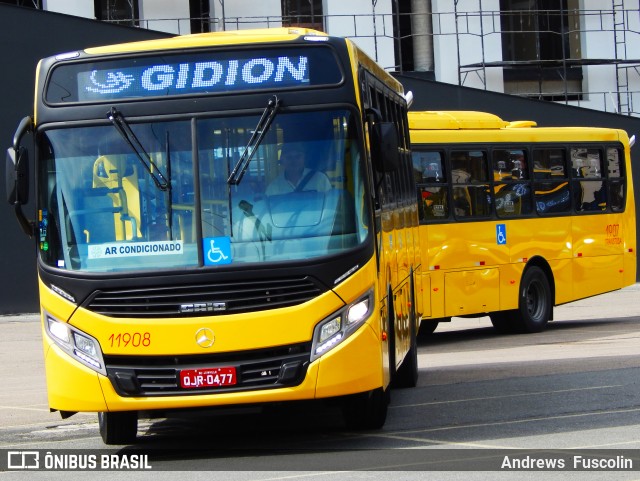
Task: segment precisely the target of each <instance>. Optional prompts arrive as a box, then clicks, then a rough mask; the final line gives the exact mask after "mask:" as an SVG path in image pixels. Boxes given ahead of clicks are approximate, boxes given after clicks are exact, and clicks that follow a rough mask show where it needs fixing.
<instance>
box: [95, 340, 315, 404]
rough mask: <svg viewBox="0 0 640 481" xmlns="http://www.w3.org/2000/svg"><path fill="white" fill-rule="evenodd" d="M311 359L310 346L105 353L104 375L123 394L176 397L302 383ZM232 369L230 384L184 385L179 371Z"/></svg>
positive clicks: (127, 395) (129, 395) (130, 395)
mask: <svg viewBox="0 0 640 481" xmlns="http://www.w3.org/2000/svg"><path fill="white" fill-rule="evenodd" d="M309 360H310V345H309V344H300V345H294V346H285V347H279V348H274V349H267V350H260V351H251V352H246V353H234V354H233V355H225V354H215V355H191V356H149V357H137V356H105V363H106V365H107V375H108V377H109V379H110V380H111V383H112V384H113V387H114V389H115V390H116V392H117V393H118V394H119V395H120V396H123V397H133V396H149V397H156V396H175V395H193V394H212V393H227V392H242V391H247V390H255V389H273V388H279V387H291V386H296V385H298V384H300V383H301V382H302V380H303V379H304V377H305V374H306V372H307V367H308V365H309ZM214 368H223V369H229V368H233V369H234V371H235V376H236V379H235V382H234V384H233V385H229V386H219V387H198V388H185V387H182V386H181V382H180V373H181V371H183V370H190V369H200V370H207V369H214Z"/></svg>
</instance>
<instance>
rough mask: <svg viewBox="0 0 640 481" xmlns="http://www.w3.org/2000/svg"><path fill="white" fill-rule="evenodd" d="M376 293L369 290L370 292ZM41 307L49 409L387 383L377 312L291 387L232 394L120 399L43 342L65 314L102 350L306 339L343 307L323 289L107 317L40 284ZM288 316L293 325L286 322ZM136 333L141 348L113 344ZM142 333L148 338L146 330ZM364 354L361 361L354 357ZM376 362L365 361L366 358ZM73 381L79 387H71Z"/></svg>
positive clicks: (369, 271) (362, 279)
mask: <svg viewBox="0 0 640 481" xmlns="http://www.w3.org/2000/svg"><path fill="white" fill-rule="evenodd" d="M375 276H376V269H375V261H372V262H370V263H369V264H368V265H367V266H365V267H364V268H363V269H361V270H360V271H358V272H357V273H356V274H354V275H353V276H351V277H350V278H349V279H348V280H347V281H345V282H344V283H343V284H341V285H340V286H339V287H338V288H337V289H336V292H338V293H339V296H340V297H342V298H343V299H349V300H355V299H357V298H358V297H359V296H361V295H362V294H363V293H364V292H366V291H367V290H368V289H369V288H371V287H372V282H371V279H373V278H375ZM376 295H377V294H376ZM40 296H41V304H42V306H46V311H43V339H44V356H45V367H46V377H47V388H48V396H49V406H50V407H51V408H52V409H57V410H61V411H98V412H99V411H122V410H151V409H172V408H189V407H205V406H217V405H225V404H244V403H262V402H274V401H284V400H302V399H316V398H325V397H332V396H338V395H344V394H349V393H356V392H364V391H368V390H372V389H375V388H377V387H380V386H383V385H386V384H385V379H387V381H386V382H387V383H388V377H389V376H388V372H385V371H388V365H386V368H385V367H384V366H385V365H384V359H383V349H382V346H383V344H382V343H381V332H382V331H381V329H382V327H381V322H380V316H379V312H378V310H376V309H374V310H373V313H372V315H371V317H370V318H369V319H368V320H367V321H366V322H365V323H364V324H363V325H362V326H361V327H360V328H359V329H358V331H356V333H355V334H353V335H352V336H350V337H349V338H348V339H347V340H346V341H345V342H343V343H342V344H340V345H339V346H337V347H336V348H334V349H333V350H331V351H329V352H328V353H327V354H325V355H324V356H322V357H320V358H319V359H317V360H315V361H314V362H312V363H311V364H310V365H309V368H308V370H307V374H306V376H305V378H304V381H303V382H302V383H301V384H300V385H299V386H295V387H287V388H278V389H260V390H254V391H245V392H238V393H219V394H202V395H194V394H190V395H189V396H160V397H147V398H141V397H121V396H119V395H118V394H117V393H116V391H115V390H114V388H113V386H112V384H111V381H110V380H109V379H108V378H107V377H106V376H103V375H101V374H99V373H97V372H95V371H93V370H91V369H89V368H88V367H86V366H84V365H82V364H80V363H79V362H77V361H76V360H74V359H73V358H71V357H70V356H69V354H67V353H66V352H64V351H63V350H62V349H60V348H59V347H58V346H57V345H56V344H54V343H53V341H52V340H51V339H50V337H49V334H48V333H47V330H46V328H44V320H45V316H46V315H47V314H48V315H51V316H53V317H55V318H56V319H58V320H64V319H69V323H70V324H71V325H73V326H74V327H75V328H77V329H79V330H81V331H84V332H86V333H90V334H91V335H92V336H93V337H94V338H96V339H97V340H98V342H99V344H100V347H101V349H102V352H103V354H106V355H131V356H158V355H176V356H177V355H186V354H196V355H197V354H214V353H218V352H219V353H223V352H224V353H232V352H237V351H243V350H254V349H259V348H266V347H274V346H278V345H287V344H295V343H301V342H310V341H311V338H312V335H313V330H314V327H315V325H316V323H317V322H319V321H321V320H322V319H324V318H325V317H326V316H329V315H330V314H331V313H333V312H335V311H336V310H338V309H340V308H341V307H343V306H344V303H343V302H342V301H341V299H340V297H338V295H336V294H335V293H334V292H333V291H329V292H327V293H325V294H323V295H321V296H320V297H318V298H316V299H314V300H312V301H309V302H307V303H305V304H303V305H299V306H294V307H289V308H284V309H274V310H267V311H261V312H254V313H249V314H235V315H221V316H211V317H195V318H181V319H126V318H120V319H114V318H107V317H104V316H100V315H96V314H94V313H91V312H88V311H86V310H84V309H82V308H79V309H77V310H76V311H75V312H74V307H75V306H74V305H73V304H71V303H70V302H69V301H67V300H65V299H63V298H62V297H60V296H58V295H57V294H56V293H55V292H53V291H51V290H50V289H48V288H47V287H46V286H45V285H43V284H42V283H41V284H40ZM292 319H296V322H291V320H292ZM202 327H208V328H210V329H211V330H212V331H213V332H214V333H215V342H214V344H213V346H212V347H211V348H210V349H205V348H202V347H200V346H199V345H198V344H197V343H196V332H197V331H198V329H200V328H202ZM125 332H128V333H133V332H137V333H140V334H141V338H144V339H148V340H149V343H148V345H147V346H144V345H142V344H143V343H138V345H137V346H134V345H133V343H130V344H129V345H128V346H124V345H122V343H120V345H118V343H117V342H114V339H115V336H117V335H118V334H119V333H120V334H122V333H125ZM147 334H148V335H147ZM362 359H367V360H368V362H362ZM376 359H377V360H378V361H377V362H372V361H373V360H376ZM79 386H81V387H82V388H81V389H79Z"/></svg>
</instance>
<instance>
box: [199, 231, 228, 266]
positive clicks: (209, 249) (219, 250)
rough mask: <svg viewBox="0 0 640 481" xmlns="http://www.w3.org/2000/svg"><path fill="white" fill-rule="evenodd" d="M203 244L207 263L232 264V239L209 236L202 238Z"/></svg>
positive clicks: (205, 262) (214, 264) (208, 264)
mask: <svg viewBox="0 0 640 481" xmlns="http://www.w3.org/2000/svg"><path fill="white" fill-rule="evenodd" d="M202 244H203V245H202V247H203V249H204V264H205V265H207V266H218V265H222V264H231V260H232V259H231V240H230V239H229V238H228V237H207V238H205V239H202Z"/></svg>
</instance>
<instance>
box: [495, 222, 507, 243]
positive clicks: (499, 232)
mask: <svg viewBox="0 0 640 481" xmlns="http://www.w3.org/2000/svg"><path fill="white" fill-rule="evenodd" d="M496 243H497V244H498V245H506V243H507V225H506V224H496Z"/></svg>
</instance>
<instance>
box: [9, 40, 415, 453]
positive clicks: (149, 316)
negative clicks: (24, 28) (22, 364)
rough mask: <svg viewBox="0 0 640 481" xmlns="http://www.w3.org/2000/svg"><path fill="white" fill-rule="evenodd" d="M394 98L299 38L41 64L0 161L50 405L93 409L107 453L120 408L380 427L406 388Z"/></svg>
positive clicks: (344, 46) (343, 58)
mask: <svg viewBox="0 0 640 481" xmlns="http://www.w3.org/2000/svg"><path fill="white" fill-rule="evenodd" d="M407 98H408V96H405V93H404V91H403V88H402V86H401V84H400V83H399V82H397V81H396V80H395V79H394V78H393V77H392V76H391V75H389V74H388V73H387V72H385V71H384V70H383V69H382V68H380V67H379V66H378V65H377V64H376V63H375V62H373V61H372V60H371V59H370V58H368V57H367V56H366V55H365V54H364V53H363V52H362V51H361V50H360V49H358V48H357V47H356V46H355V45H354V44H353V43H352V42H351V41H349V40H346V39H342V38H335V37H330V36H328V35H326V34H323V33H321V32H316V31H312V30H306V29H298V28H280V29H268V30H244V31H235V32H220V33H211V34H201V35H190V36H181V37H174V38H168V39H161V40H153V41H144V42H137V43H129V44H120V45H112V46H102V47H96V48H89V49H86V50H84V51H75V52H68V53H65V54H61V55H57V56H54V57H50V58H46V59H43V60H42V61H41V62H40V63H39V65H38V68H37V73H36V89H35V107H34V108H35V112H34V114H33V116H29V117H26V118H25V119H24V120H23V121H22V122H21V123H20V125H19V126H18V129H17V131H16V134H15V136H14V139H13V145H12V146H11V148H10V149H9V153H8V156H7V167H6V168H7V179H8V182H7V185H8V192H7V195H8V201H9V203H10V204H11V205H13V206H14V208H15V211H16V214H17V217H18V220H19V222H20V225H21V226H22V227H23V229H24V230H25V232H27V234H29V235H30V236H33V237H35V241H36V243H37V251H38V275H39V295H40V304H41V314H42V330H43V340H44V354H45V357H44V359H45V367H46V380H47V389H48V399H49V406H50V408H51V410H54V411H56V410H57V411H59V412H60V413H61V414H62V416H63V417H67V416H70V415H72V414H74V413H76V412H80V411H82V412H97V413H98V420H99V428H100V433H101V436H102V438H103V440H104V442H105V443H106V444H124V443H130V442H134V441H135V438H136V435H137V421H138V417H139V415H140V413H145V414H146V413H149V414H150V415H151V416H156V415H157V416H168V415H170V414H171V413H172V412H173V411H174V410H182V409H186V408H199V409H201V408H208V407H216V406H225V405H253V406H260V405H264V404H268V403H273V402H284V401H296V400H310V399H330V398H338V399H339V400H340V401H342V402H343V404H342V405H343V407H344V409H343V411H344V413H345V418H346V421H347V423H348V424H350V425H353V426H355V427H364V428H375V427H380V426H382V424H383V423H384V421H385V417H386V412H387V404H388V401H389V388H390V386H391V385H392V383H393V385H394V386H395V385H397V386H412V385H415V383H416V379H417V375H418V371H417V347H416V335H417V329H418V325H419V319H420V313H419V312H417V310H416V309H415V305H416V303H415V302H414V299H415V297H416V293H417V292H419V283H418V282H419V281H420V280H421V276H420V274H419V268H420V265H419V261H420V256H419V252H418V250H417V247H418V245H417V236H418V205H417V200H416V198H415V186H414V185H413V179H412V176H411V175H412V167H411V155H410V150H409V148H410V145H409V131H408V122H407ZM29 152H32V154H31V155H29ZM29 158H32V159H33V166H34V167H33V168H34V169H35V185H36V189H35V190H36V200H35V211H34V213H33V215H32V216H31V217H30V216H29V215H28V213H27V212H25V210H24V209H23V206H25V204H26V203H27V202H28V200H29V189H28V185H29V175H28V172H29V168H28V166H29Z"/></svg>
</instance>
